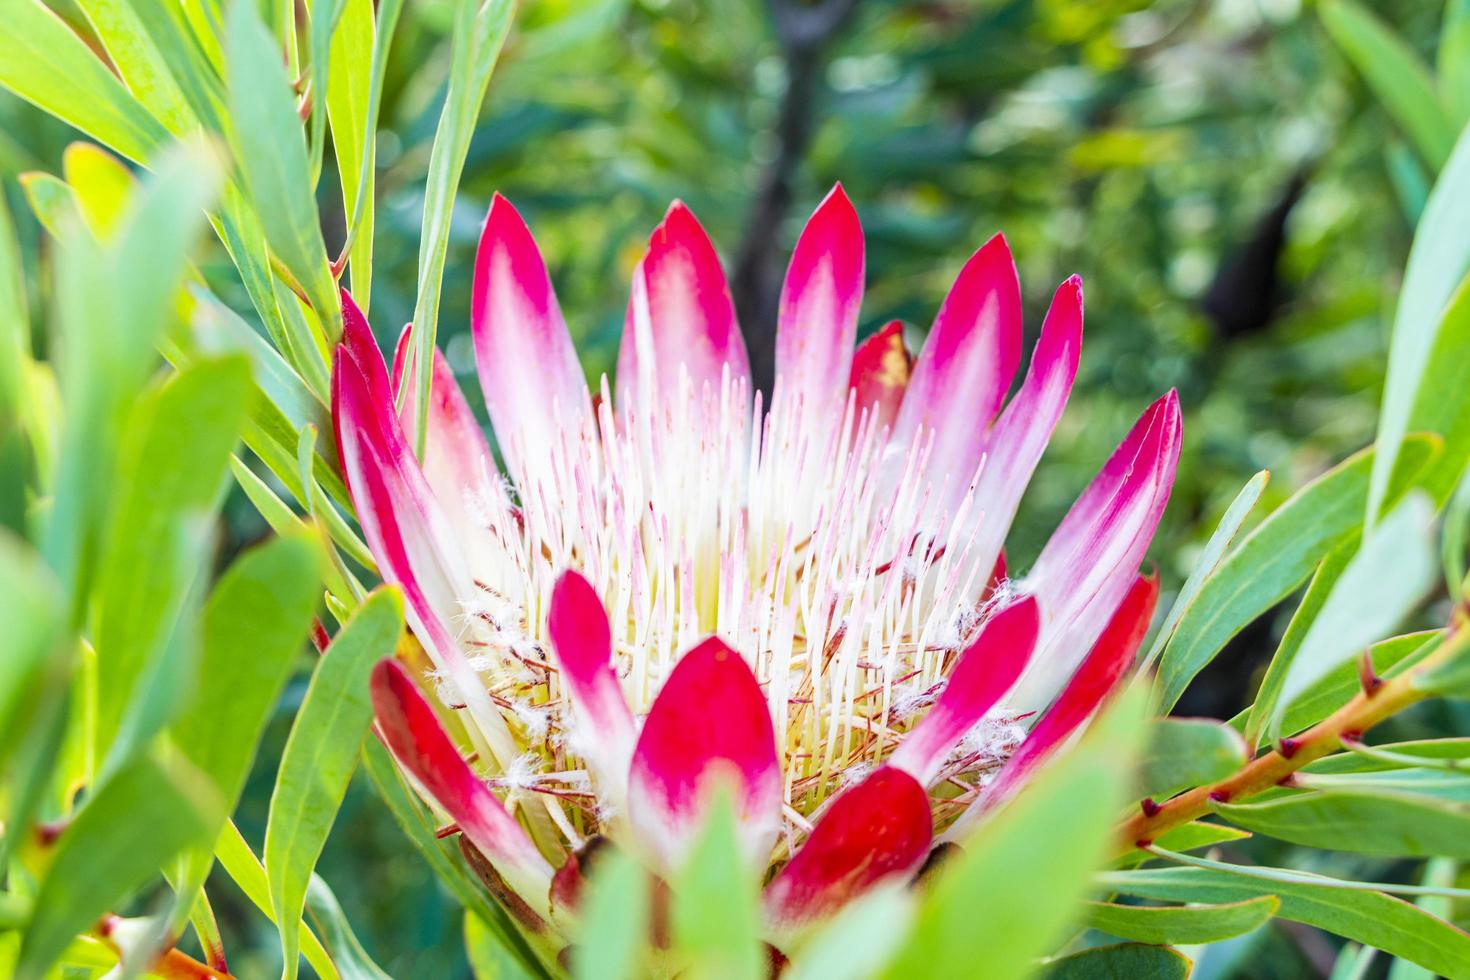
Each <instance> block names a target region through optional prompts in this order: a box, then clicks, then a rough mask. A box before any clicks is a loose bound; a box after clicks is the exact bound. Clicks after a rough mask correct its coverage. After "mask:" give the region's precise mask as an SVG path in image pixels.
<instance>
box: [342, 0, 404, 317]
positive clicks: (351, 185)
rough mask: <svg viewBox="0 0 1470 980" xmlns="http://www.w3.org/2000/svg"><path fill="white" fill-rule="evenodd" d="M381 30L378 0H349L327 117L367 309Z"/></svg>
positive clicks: (357, 281) (360, 296)
mask: <svg viewBox="0 0 1470 980" xmlns="http://www.w3.org/2000/svg"><path fill="white" fill-rule="evenodd" d="M395 16H396V15H395ZM375 30H376V25H375V24H374V23H373V2H372V0H344V2H343V7H342V15H341V19H340V20H339V22H338V24H337V30H336V31H335V32H334V33H333V34H332V44H331V54H330V59H331V69H330V71H329V72H328V74H327V116H328V119H329V120H330V122H331V124H332V148H333V151H334V155H335V156H336V158H337V177H338V182H339V183H340V184H341V186H342V213H343V214H345V215H347V221H348V231H347V234H348V236H349V239H350V245H349V249H348V257H349V259H350V262H351V275H352V296H353V298H354V299H355V300H357V303H358V305H359V306H361V307H362V308H363V309H364V310H366V309H368V308H369V305H370V303H371V299H372V293H371V290H372V271H373V217H374V211H375V207H374V201H373V197H374V194H373V183H374V161H375V157H376V149H377V140H376V136H377V125H378V118H377V106H378V99H379V98H380V97H381V90H382V74H381V73H380V72H379V71H378V66H377V63H376V61H375V60H374V57H373V55H374V47H375V45H376V39H375V37H374V34H375ZM388 32H389V36H388V37H385V38H384V39H383V45H382V46H383V47H384V48H385V49H386V48H387V46H388V44H389V42H390V41H391V40H392V27H391V26H390V27H389V28H388ZM385 63H386V59H385ZM364 65H371V66H372V68H371V70H369V71H364V70H363V66H364ZM359 193H360V195H361V198H360V200H359ZM359 208H360V209H361V210H359Z"/></svg>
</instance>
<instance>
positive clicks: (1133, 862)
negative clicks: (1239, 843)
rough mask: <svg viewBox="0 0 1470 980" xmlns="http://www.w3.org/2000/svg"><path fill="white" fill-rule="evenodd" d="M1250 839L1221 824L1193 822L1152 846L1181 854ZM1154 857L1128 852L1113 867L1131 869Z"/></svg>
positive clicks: (1245, 834) (1246, 833) (1236, 830)
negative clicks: (1227, 842)
mask: <svg viewBox="0 0 1470 980" xmlns="http://www.w3.org/2000/svg"><path fill="white" fill-rule="evenodd" d="M1248 837H1250V832H1249V831H1245V830H1240V829H1238V828H1236V827H1231V826H1229V825H1227V824H1223V823H1206V822H1203V821H1195V822H1193V823H1187V824H1184V825H1183V826H1182V827H1175V828H1174V829H1173V830H1169V831H1165V833H1164V835H1163V836H1162V837H1160V838H1159V839H1158V840H1156V841H1154V842H1153V844H1154V846H1157V847H1161V848H1163V849H1164V850H1166V851H1174V852H1175V853H1182V852H1185V851H1197V850H1199V849H1200V848H1202V847H1211V846H1213V845H1215V844H1221V843H1224V842H1226V841H1234V840H1245V839H1246V838H1248ZM1152 860H1154V857H1153V855H1152V854H1150V853H1149V852H1148V851H1138V850H1135V851H1130V852H1128V853H1127V854H1125V855H1123V856H1122V857H1121V858H1119V859H1118V860H1117V861H1116V862H1114V866H1115V867H1119V868H1133V867H1137V866H1138V865H1140V864H1143V863H1144V862H1146V861H1152Z"/></svg>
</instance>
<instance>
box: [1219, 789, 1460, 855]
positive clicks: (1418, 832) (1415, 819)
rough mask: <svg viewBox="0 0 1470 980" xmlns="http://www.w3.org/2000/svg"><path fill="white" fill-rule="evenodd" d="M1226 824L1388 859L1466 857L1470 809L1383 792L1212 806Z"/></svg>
mask: <svg viewBox="0 0 1470 980" xmlns="http://www.w3.org/2000/svg"><path fill="white" fill-rule="evenodd" d="M1210 808H1211V809H1212V810H1213V811H1214V812H1216V813H1218V814H1219V815H1220V816H1222V817H1224V818H1225V819H1226V820H1229V821H1230V822H1231V823H1233V824H1236V825H1237V826H1240V827H1245V828H1246V829H1248V830H1253V831H1256V832H1257V833H1262V834H1269V835H1270V836H1272V837H1277V838H1280V839H1281V840H1285V841H1290V842H1291V843H1293V844H1305V845H1308V846H1310V847H1320V848H1327V849H1329V850H1336V851H1353V852H1355V853H1359V854H1379V855H1384V856H1388V857H1434V856H1436V855H1445V856H1447V857H1458V858H1464V857H1470V805H1466V804H1457V803H1450V802H1445V801H1442V800H1437V799H1433V798H1431V797H1428V796H1419V795H1411V794H1408V793H1394V792H1387V791H1382V790H1376V791H1366V790H1364V791H1359V790H1349V789H1332V790H1327V791H1323V792H1310V793H1294V794H1292V795H1290V796H1285V797H1281V798H1279V799H1274V800H1269V801H1267V802H1265V803H1240V804H1234V803H1211V805H1210Z"/></svg>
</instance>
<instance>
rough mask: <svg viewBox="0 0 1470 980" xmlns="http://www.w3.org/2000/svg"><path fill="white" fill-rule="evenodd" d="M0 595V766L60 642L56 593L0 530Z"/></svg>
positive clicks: (24, 550)
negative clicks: (1, 603) (0, 603)
mask: <svg viewBox="0 0 1470 980" xmlns="http://www.w3.org/2000/svg"><path fill="white" fill-rule="evenodd" d="M0 595H3V596H4V597H5V647H4V649H5V669H4V670H0V762H3V761H4V759H5V757H6V756H7V755H8V754H9V749H10V748H11V746H12V743H13V742H14V741H17V740H18V737H19V735H20V733H21V729H20V728H19V727H18V726H17V725H16V723H15V722H16V719H17V718H19V717H20V716H21V714H22V708H23V707H24V701H25V698H26V696H27V692H28V691H29V690H30V688H31V685H32V684H33V683H34V682H35V680H36V674H37V672H38V671H40V670H41V668H42V666H43V664H44V661H45V659H46V657H47V655H48V654H50V653H51V652H52V650H53V648H54V647H55V646H56V644H57V643H58V642H59V641H60V640H61V637H62V624H63V619H62V614H63V610H62V608H61V605H60V602H59V600H58V596H59V595H60V590H59V589H58V587H57V585H56V580H55V579H54V578H53V577H52V575H51V572H50V570H49V569H47V568H46V566H45V564H44V563H43V562H42V561H41V559H40V556H39V555H37V554H36V553H35V552H34V551H32V550H31V549H30V548H29V547H27V546H26V544H25V543H24V542H22V541H21V540H20V539H19V538H17V537H15V536H14V535H13V534H11V533H10V532H9V531H7V530H4V529H3V528H0Z"/></svg>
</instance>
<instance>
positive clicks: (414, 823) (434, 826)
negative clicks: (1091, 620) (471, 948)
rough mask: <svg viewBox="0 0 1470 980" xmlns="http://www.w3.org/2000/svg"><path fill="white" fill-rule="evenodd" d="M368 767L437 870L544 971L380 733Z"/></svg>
mask: <svg viewBox="0 0 1470 980" xmlns="http://www.w3.org/2000/svg"><path fill="white" fill-rule="evenodd" d="M362 762H363V769H364V770H365V771H366V772H367V774H368V776H369V777H370V778H371V779H372V782H373V788H374V789H376V790H377V791H378V797H379V798H380V799H381V800H382V801H383V803H384V804H385V805H386V806H387V807H388V810H389V812H391V813H392V814H393V819H394V820H395V821H396V822H397V824H398V826H399V827H400V828H402V830H403V832H404V834H406V835H407V836H408V839H409V841H410V842H411V843H412V844H413V845H414V849H415V850H417V851H418V852H419V855H420V856H421V857H423V858H424V860H425V861H426V863H427V864H428V865H429V867H430V868H432V869H433V871H434V874H435V876H436V877H438V879H439V880H440V881H441V882H443V884H444V885H445V886H446V887H447V888H448V889H449V890H450V891H451V892H452V893H453V894H454V896H455V897H456V898H457V899H458V900H459V901H460V903H461V904H462V905H464V907H465V908H466V909H469V910H470V911H471V912H473V913H474V914H475V916H476V918H478V919H479V920H480V921H481V922H482V923H484V925H485V926H486V928H487V929H489V930H490V931H491V932H492V933H493V934H494V935H495V937H496V942H497V943H498V944H499V945H500V946H502V947H503V948H506V949H510V950H513V951H514V952H515V954H516V956H517V957H518V959H519V962H520V963H521V965H522V966H523V967H524V968H525V969H526V970H527V971H530V972H531V973H532V975H533V976H542V975H544V972H545V971H543V970H541V969H540V967H539V964H538V961H537V959H536V954H535V953H533V952H532V951H531V948H530V947H529V946H528V945H527V944H526V941H525V939H524V938H523V937H522V935H521V933H520V930H519V929H518V928H517V927H516V926H515V925H514V924H513V923H512V922H511V921H510V919H509V918H508V917H507V916H506V914H505V911H504V910H503V909H501V907H500V906H498V905H496V904H495V903H493V902H491V901H490V900H489V899H488V898H487V896H486V894H485V889H484V887H483V886H482V885H481V884H480V882H479V880H478V879H476V878H474V877H473V875H472V872H471V871H470V870H469V869H468V868H467V867H466V866H465V864H464V859H463V857H461V856H460V852H459V848H457V847H454V846H452V845H450V844H449V843H447V842H445V841H442V840H440V839H439V838H438V837H436V836H435V831H436V830H438V823H437V821H436V820H435V819H434V816H433V814H432V813H431V812H430V811H429V810H428V808H427V807H425V806H424V804H423V801H422V800H420V799H419V798H418V797H417V796H416V795H415V794H414V793H413V792H412V791H411V790H410V789H409V788H408V786H407V785H406V784H405V783H404V781H403V777H402V775H401V774H400V773H399V772H398V768H397V766H395V765H394V763H393V760H392V758H391V757H390V756H389V755H388V750H387V749H385V748H383V746H382V745H381V744H380V743H379V742H378V741H377V740H376V739H368V740H367V742H366V744H364V746H363V751H362Z"/></svg>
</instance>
